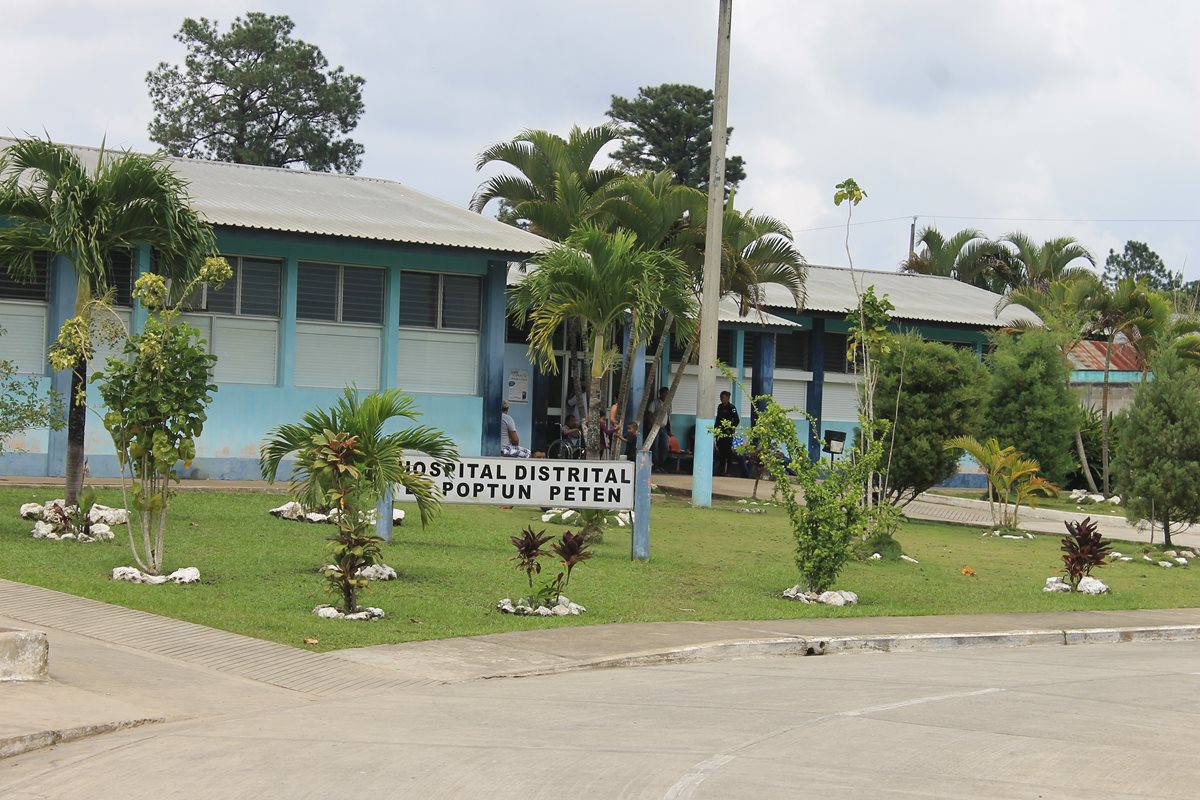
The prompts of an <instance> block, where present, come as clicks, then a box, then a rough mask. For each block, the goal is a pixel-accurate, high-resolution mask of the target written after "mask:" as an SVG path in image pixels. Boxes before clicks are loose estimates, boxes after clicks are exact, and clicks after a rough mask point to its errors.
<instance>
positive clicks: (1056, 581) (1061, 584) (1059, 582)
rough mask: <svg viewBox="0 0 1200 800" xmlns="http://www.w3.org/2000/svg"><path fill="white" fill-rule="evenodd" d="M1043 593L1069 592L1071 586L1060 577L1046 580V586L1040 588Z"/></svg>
mask: <svg viewBox="0 0 1200 800" xmlns="http://www.w3.org/2000/svg"><path fill="white" fill-rule="evenodd" d="M1042 591H1043V592H1070V591H1071V584H1069V583H1067V582H1066V581H1065V580H1063V579H1062V578H1061V577H1060V576H1057V575H1056V576H1055V577H1053V578H1046V585H1045V586H1043V587H1042Z"/></svg>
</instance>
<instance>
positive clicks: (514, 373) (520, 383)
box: [506, 369, 529, 403]
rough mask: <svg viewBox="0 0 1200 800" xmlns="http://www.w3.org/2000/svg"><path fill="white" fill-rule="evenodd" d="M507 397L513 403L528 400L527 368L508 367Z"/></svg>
mask: <svg viewBox="0 0 1200 800" xmlns="http://www.w3.org/2000/svg"><path fill="white" fill-rule="evenodd" d="M506 397H507V399H508V400H509V401H510V402H513V403H527V402H529V370H527V369H510V370H509V371H508V394H507V395H506Z"/></svg>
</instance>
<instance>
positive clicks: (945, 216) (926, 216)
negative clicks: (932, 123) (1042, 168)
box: [792, 214, 1200, 233]
mask: <svg viewBox="0 0 1200 800" xmlns="http://www.w3.org/2000/svg"><path fill="white" fill-rule="evenodd" d="M913 216H914V215H913V214H905V215H904V216H902V217H885V218H882V219H864V220H858V221H856V222H851V223H850V225H851V227H857V226H859V225H878V224H879V223H882V222H899V221H900V220H903V219H912V218H913ZM915 216H917V217H919V218H922V219H965V220H976V221H982V222H1106V223H1111V222H1120V223H1147V224H1195V223H1200V219H1111V218H1100V219H1082V218H1076V217H968V216H962V215H955V214H916V215H915ZM845 228H846V223H844V222H843V223H842V224H840V225H822V226H820V227H816V228H793V229H792V232H793V233H809V232H812V231H832V230H844V229H845Z"/></svg>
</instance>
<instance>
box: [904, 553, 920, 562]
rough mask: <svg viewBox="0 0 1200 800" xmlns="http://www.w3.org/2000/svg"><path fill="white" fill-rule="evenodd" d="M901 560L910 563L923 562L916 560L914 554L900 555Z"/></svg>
mask: <svg viewBox="0 0 1200 800" xmlns="http://www.w3.org/2000/svg"><path fill="white" fill-rule="evenodd" d="M900 560H901V561H907V562H908V563H910V564H920V563H921V562H920V561H917V560H916V559H915V558H913V557H912V556H906V555H902V556H900Z"/></svg>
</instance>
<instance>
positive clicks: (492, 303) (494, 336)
mask: <svg viewBox="0 0 1200 800" xmlns="http://www.w3.org/2000/svg"><path fill="white" fill-rule="evenodd" d="M507 277H508V264H507V263H506V262H504V261H489V262H488V271H487V277H486V278H485V279H484V282H483V331H482V333H483V335H482V336H481V337H480V338H481V339H482V342H481V344H480V351H481V352H480V354H479V355H480V364H481V366H482V367H483V381H482V383H483V386H482V390H483V441H482V442H481V447H480V453H482V454H483V455H485V456H498V455H500V403H501V402H502V400H503V397H504V329H505V325H504V299H505V298H504V292H505V289H506V288H507V287H506V285H505V283H506V279H507Z"/></svg>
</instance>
